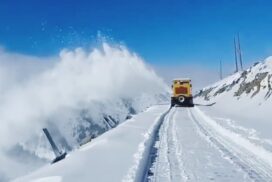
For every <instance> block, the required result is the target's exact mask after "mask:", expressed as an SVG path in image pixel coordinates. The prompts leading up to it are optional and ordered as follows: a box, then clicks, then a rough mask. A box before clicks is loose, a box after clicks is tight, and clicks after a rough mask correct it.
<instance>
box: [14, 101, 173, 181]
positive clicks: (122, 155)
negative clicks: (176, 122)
mask: <svg viewBox="0 0 272 182" xmlns="http://www.w3.org/2000/svg"><path fill="white" fill-rule="evenodd" d="M168 109H169V105H164V106H163V105H161V106H153V107H151V108H149V109H147V110H146V111H145V112H142V113H140V114H138V115H136V116H134V117H133V118H132V119H130V120H128V121H127V122H124V123H122V124H121V125H119V126H118V127H117V128H115V129H114V130H110V131H108V132H107V133H105V134H103V135H102V136H100V137H98V138H96V139H94V140H93V141H92V142H91V143H88V144H86V145H84V146H82V147H81V148H80V149H79V150H77V151H75V152H73V153H71V154H70V155H69V156H68V157H67V158H66V159H64V160H62V161H60V162H58V163H55V164H53V165H48V166H45V167H43V168H41V169H39V170H37V171H35V172H33V173H32V174H30V175H28V176H25V177H21V178H18V179H16V180H15V181H16V182H24V181H25V182H27V181H35V180H37V181H38V180H43V179H47V178H50V177H56V176H57V177H58V178H59V179H61V181H63V182H64V181H65V182H70V181H71V182H74V181H82V182H84V181H101V182H103V181H105V182H108V181H112V182H115V181H116V182H120V181H123V182H128V181H134V180H135V178H136V179H137V176H138V178H139V176H143V174H139V172H141V171H142V169H143V166H142V162H144V161H146V157H147V155H148V150H149V146H150V142H151V140H152V139H153V138H152V137H153V136H154V131H155V130H156V127H157V124H158V123H159V122H160V118H161V115H162V113H164V112H165V111H167V110H168ZM136 181H140V180H136Z"/></svg>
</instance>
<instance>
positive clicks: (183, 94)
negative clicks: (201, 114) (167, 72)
mask: <svg viewBox="0 0 272 182" xmlns="http://www.w3.org/2000/svg"><path fill="white" fill-rule="evenodd" d="M172 92H173V93H172V96H171V107H173V106H175V105H177V106H182V107H194V103H193V96H192V84H191V80H190V79H187V78H185V79H174V80H173V85H172Z"/></svg>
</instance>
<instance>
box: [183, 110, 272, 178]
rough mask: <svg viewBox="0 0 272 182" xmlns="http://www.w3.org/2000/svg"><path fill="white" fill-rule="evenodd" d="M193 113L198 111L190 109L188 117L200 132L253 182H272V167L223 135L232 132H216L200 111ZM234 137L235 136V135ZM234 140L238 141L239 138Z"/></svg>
mask: <svg viewBox="0 0 272 182" xmlns="http://www.w3.org/2000/svg"><path fill="white" fill-rule="evenodd" d="M193 111H198V110H196V109H195V108H193V109H188V115H189V117H190V118H191V120H192V121H193V122H194V123H195V124H196V127H197V128H198V129H199V131H200V132H201V133H202V134H203V135H204V136H205V138H206V140H208V141H209V142H211V143H212V144H213V145H214V146H215V147H216V148H217V149H219V150H220V151H221V152H222V153H223V154H224V156H225V157H226V158H227V159H228V160H230V161H231V162H232V163H234V164H236V165H237V166H238V167H239V168H240V169H241V170H242V171H244V172H245V173H246V174H247V175H248V176H249V177H250V178H251V179H252V180H253V181H260V182H261V181H272V176H271V175H272V171H271V168H270V166H269V165H267V163H266V161H262V160H260V159H259V158H258V156H256V155H253V154H252V152H251V151H249V150H247V149H245V148H242V147H239V145H237V143H235V142H234V141H230V138H227V137H226V136H224V135H223V133H222V131H223V132H230V131H227V130H226V129H224V128H220V130H222V131H221V133H219V131H216V129H215V126H211V124H214V123H209V122H207V119H206V118H203V116H201V115H200V114H199V112H200V111H198V112H197V114H194V112H193ZM202 114H203V113H202ZM196 115H197V116H198V117H200V119H201V121H199V119H197V116H196ZM209 124H210V125H209ZM218 130H219V129H218ZM225 130H226V131H225ZM233 135H235V134H234V133H233ZM234 138H236V139H237V136H236V137H234ZM243 140H244V139H243Z"/></svg>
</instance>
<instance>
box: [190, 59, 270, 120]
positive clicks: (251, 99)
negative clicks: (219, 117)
mask: <svg viewBox="0 0 272 182" xmlns="http://www.w3.org/2000/svg"><path fill="white" fill-rule="evenodd" d="M271 94H272V57H269V58H267V59H266V60H264V61H263V62H258V63H255V64H254V65H253V66H251V67H250V68H249V69H247V70H245V71H239V72H237V73H235V74H233V75H230V76H228V77H226V78H224V79H222V80H220V81H218V82H216V83H215V84H212V85H210V86H207V87H205V88H203V89H202V90H200V91H199V92H198V93H197V94H196V95H195V98H196V101H198V102H216V108H217V109H221V110H225V112H228V113H232V114H233V113H236V114H239V115H241V114H242V115H243V113H246V114H245V115H249V116H250V117H251V116H252V117H254V118H255V117H257V118H259V120H260V117H261V118H262V119H263V120H268V118H267V117H266V114H268V113H269V109H270V108H271V106H272V102H271V100H272V96H271ZM263 116H264V117H263Z"/></svg>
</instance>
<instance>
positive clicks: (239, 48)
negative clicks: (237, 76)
mask: <svg viewBox="0 0 272 182" xmlns="http://www.w3.org/2000/svg"><path fill="white" fill-rule="evenodd" d="M237 38H238V53H239V61H240V66H241V70H242V71H243V60H242V51H241V46H240V37H239V33H238V36H237Z"/></svg>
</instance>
